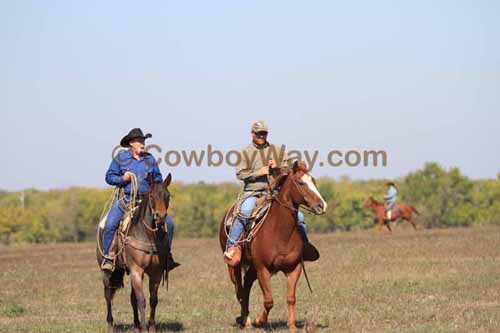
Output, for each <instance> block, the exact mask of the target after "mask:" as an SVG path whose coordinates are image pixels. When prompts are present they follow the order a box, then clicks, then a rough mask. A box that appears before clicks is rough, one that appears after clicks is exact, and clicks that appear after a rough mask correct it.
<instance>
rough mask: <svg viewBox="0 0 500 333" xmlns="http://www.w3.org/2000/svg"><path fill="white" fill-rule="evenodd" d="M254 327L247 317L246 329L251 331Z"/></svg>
mask: <svg viewBox="0 0 500 333" xmlns="http://www.w3.org/2000/svg"><path fill="white" fill-rule="evenodd" d="M252 327H253V326H252V320H251V319H250V317H247V320H246V323H245V328H246V329H251V328H252Z"/></svg>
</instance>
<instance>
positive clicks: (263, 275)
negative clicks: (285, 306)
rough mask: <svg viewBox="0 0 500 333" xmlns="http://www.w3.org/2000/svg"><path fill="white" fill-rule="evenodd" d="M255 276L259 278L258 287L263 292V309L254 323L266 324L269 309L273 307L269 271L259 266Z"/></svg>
mask: <svg viewBox="0 0 500 333" xmlns="http://www.w3.org/2000/svg"><path fill="white" fill-rule="evenodd" d="M257 278H258V279H259V285H260V289H262V293H263V294H264V311H262V314H261V315H260V316H258V317H257V319H256V320H255V323H256V324H257V325H264V324H267V319H268V316H269V311H271V309H272V308H273V293H272V290H271V273H270V272H269V271H268V270H267V268H265V267H264V268H261V269H260V270H259V271H258V272H257Z"/></svg>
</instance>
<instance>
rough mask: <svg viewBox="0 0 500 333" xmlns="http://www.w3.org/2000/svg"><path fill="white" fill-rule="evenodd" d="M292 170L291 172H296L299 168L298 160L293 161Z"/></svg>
mask: <svg viewBox="0 0 500 333" xmlns="http://www.w3.org/2000/svg"><path fill="white" fill-rule="evenodd" d="M292 170H293V173H296V172H297V170H299V161H295V162H293V166H292Z"/></svg>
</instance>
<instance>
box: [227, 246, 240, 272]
mask: <svg viewBox="0 0 500 333" xmlns="http://www.w3.org/2000/svg"><path fill="white" fill-rule="evenodd" d="M231 252H233V253H232V255H228V254H230V253H231ZM224 261H225V262H226V264H228V265H229V266H230V267H235V266H238V264H239V263H240V261H241V249H240V247H239V246H237V245H233V246H231V247H229V248H228V249H227V250H226V251H225V252H224Z"/></svg>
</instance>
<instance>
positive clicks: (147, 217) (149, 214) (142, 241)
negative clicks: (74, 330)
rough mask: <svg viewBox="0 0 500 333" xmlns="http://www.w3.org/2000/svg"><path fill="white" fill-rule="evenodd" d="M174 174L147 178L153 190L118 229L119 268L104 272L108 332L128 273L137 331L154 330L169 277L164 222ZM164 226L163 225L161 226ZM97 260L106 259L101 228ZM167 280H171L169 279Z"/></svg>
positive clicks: (116, 250)
mask: <svg viewBox="0 0 500 333" xmlns="http://www.w3.org/2000/svg"><path fill="white" fill-rule="evenodd" d="M171 180H172V176H171V174H168V176H167V177H166V178H165V181H164V182H163V183H153V181H152V178H151V177H148V182H149V184H150V190H149V192H147V194H145V195H144V196H142V197H141V201H140V204H139V207H138V208H137V209H136V210H135V213H134V216H133V217H132V220H131V222H130V224H129V227H128V229H127V230H126V231H125V232H120V231H119V232H118V237H116V238H115V241H116V242H115V241H114V242H113V245H112V251H113V250H114V251H115V253H116V259H117V260H116V261H117V263H116V267H115V269H114V271H113V273H104V276H103V282H104V296H105V298H106V304H107V331H108V332H113V314H112V303H111V302H112V299H113V296H114V295H115V292H116V289H118V288H121V287H123V276H124V274H125V272H127V273H130V283H131V285H132V292H131V294H130V301H131V303H132V308H133V311H134V326H135V328H136V331H138V332H143V331H147V330H148V326H149V331H150V332H155V311H156V305H157V304H158V287H159V286H160V283H161V281H162V277H165V278H168V276H167V274H168V272H167V271H166V270H165V264H166V255H167V252H168V243H167V235H166V233H165V231H164V221H165V218H166V217H167V210H168V206H169V201H170V193H169V191H168V186H169V185H170V182H171ZM160 225H161V226H160ZM98 242H99V244H98V250H97V261H98V263H99V266H100V265H101V262H102V260H103V258H102V256H101V254H100V250H99V248H102V231H100V232H99V235H98ZM144 273H146V274H147V275H148V276H149V293H150V296H149V303H150V308H151V313H150V317H149V322H148V324H146V318H145V312H146V300H145V297H144V292H143V290H142V286H143V279H144ZM167 283H168V281H167Z"/></svg>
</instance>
